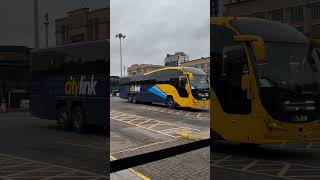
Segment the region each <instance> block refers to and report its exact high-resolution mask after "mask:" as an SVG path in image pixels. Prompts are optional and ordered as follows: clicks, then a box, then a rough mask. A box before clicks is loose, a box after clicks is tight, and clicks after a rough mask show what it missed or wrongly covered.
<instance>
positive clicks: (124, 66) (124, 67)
mask: <svg viewBox="0 0 320 180" xmlns="http://www.w3.org/2000/svg"><path fill="white" fill-rule="evenodd" d="M123 76H126V65H125V64H124V65H123Z"/></svg>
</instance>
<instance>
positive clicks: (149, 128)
mask: <svg viewBox="0 0 320 180" xmlns="http://www.w3.org/2000/svg"><path fill="white" fill-rule="evenodd" d="M159 124H161V122H157V123H156V124H153V125H151V126H149V127H147V129H151V128H153V127H155V126H157V125H159Z"/></svg>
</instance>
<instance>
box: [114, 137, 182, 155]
mask: <svg viewBox="0 0 320 180" xmlns="http://www.w3.org/2000/svg"><path fill="white" fill-rule="evenodd" d="M176 140H178V139H170V140H166V141H159V142H155V143H150V144H146V145H143V146H139V147H134V148H129V149H125V150H121V151H117V152H113V153H110V154H118V153H122V152H130V151H135V150H138V149H141V148H145V147H149V146H154V145H158V144H163V143H167V142H171V141H176Z"/></svg>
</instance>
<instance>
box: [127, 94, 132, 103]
mask: <svg viewBox="0 0 320 180" xmlns="http://www.w3.org/2000/svg"><path fill="white" fill-rule="evenodd" d="M128 102H129V103H132V96H131V94H129V95H128Z"/></svg>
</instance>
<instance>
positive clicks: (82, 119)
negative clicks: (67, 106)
mask: <svg viewBox="0 0 320 180" xmlns="http://www.w3.org/2000/svg"><path fill="white" fill-rule="evenodd" d="M71 118H72V126H73V128H74V130H75V131H77V132H78V133H83V132H85V130H86V127H87V119H86V113H85V109H84V107H83V106H82V104H81V103H80V102H76V103H74V104H73V105H72V108H71Z"/></svg>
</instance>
